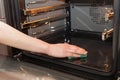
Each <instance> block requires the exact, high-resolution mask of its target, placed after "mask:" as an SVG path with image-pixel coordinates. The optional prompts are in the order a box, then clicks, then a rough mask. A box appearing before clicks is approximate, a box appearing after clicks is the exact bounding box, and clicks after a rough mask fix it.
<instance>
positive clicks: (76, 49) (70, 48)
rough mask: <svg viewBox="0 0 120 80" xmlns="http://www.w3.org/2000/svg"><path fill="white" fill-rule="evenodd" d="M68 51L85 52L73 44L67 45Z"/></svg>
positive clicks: (85, 52)
mask: <svg viewBox="0 0 120 80" xmlns="http://www.w3.org/2000/svg"><path fill="white" fill-rule="evenodd" d="M68 52H70V53H75V54H87V51H86V50H85V49H83V48H80V47H77V46H74V45H69V48H68Z"/></svg>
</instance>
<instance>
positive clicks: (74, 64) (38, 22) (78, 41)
mask: <svg viewBox="0 0 120 80" xmlns="http://www.w3.org/2000/svg"><path fill="white" fill-rule="evenodd" d="M5 1H6V4H7V3H9V5H7V6H9V7H8V8H7V9H9V11H10V12H9V15H10V16H8V17H9V18H10V19H11V20H10V21H11V25H12V26H14V27H15V28H16V29H18V30H20V31H22V32H24V33H26V34H27V35H30V36H32V37H35V38H38V39H42V40H44V41H47V42H49V43H61V42H62V43H64V42H67V43H70V44H74V45H77V46H80V47H82V48H85V49H86V50H87V51H88V55H87V58H86V59H81V58H71V59H70V58H59V59H58V58H53V57H50V56H46V55H43V54H41V55H40V54H39V55H35V54H33V52H28V51H23V50H20V51H19V53H18V55H17V56H19V58H20V60H23V61H28V62H31V63H34V64H38V65H42V66H46V67H49V68H51V69H56V70H59V71H63V72H66V73H70V74H73V75H76V76H82V77H85V78H88V79H93V80H117V78H118V80H119V70H120V64H119V63H120V61H119V59H120V54H119V44H120V43H119V27H120V24H119V21H120V20H119V19H120V15H119V14H120V9H119V8H120V1H119V0H109V1H108V0H34V1H33V0H5ZM58 54H59V52H58ZM15 56H16V55H15ZM20 56H21V57H20Z"/></svg>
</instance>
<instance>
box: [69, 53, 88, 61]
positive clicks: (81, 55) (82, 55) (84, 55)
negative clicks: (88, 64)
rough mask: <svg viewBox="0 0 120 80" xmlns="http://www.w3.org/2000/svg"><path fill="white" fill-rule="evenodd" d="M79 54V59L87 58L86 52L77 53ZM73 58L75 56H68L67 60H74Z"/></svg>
mask: <svg viewBox="0 0 120 80" xmlns="http://www.w3.org/2000/svg"><path fill="white" fill-rule="evenodd" d="M79 55H80V59H81V60H85V59H86V58H87V54H79ZM77 58H78V57H77ZM74 59H76V57H68V60H74Z"/></svg>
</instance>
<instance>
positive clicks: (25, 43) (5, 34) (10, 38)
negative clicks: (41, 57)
mask: <svg viewBox="0 0 120 80" xmlns="http://www.w3.org/2000/svg"><path fill="white" fill-rule="evenodd" d="M0 43H2V44H5V45H8V46H12V47H16V48H19V49H23V50H28V51H33V52H38V53H45V54H47V55H50V56H54V57H67V56H78V55H76V54H74V53H83V54H85V53H87V52H86V51H85V50H84V49H82V48H79V47H77V46H74V45H69V44H49V43H46V42H44V41H42V40H39V39H36V38H33V37H30V36H28V35H26V34H23V33H22V32H20V31H18V30H16V29H14V28H13V27H11V26H9V25H7V24H5V23H3V22H0Z"/></svg>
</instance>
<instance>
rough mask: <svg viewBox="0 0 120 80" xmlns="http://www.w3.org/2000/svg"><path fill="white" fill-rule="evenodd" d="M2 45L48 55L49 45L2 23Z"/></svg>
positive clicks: (0, 35)
mask: <svg viewBox="0 0 120 80" xmlns="http://www.w3.org/2000/svg"><path fill="white" fill-rule="evenodd" d="M0 43H2V44H6V45H9V46H12V47H16V48H19V49H24V50H28V51H33V52H41V53H46V51H47V50H48V46H49V44H48V43H46V42H44V41H41V40H38V39H36V38H33V37H30V36H27V35H25V34H23V33H21V32H20V31H17V30H16V29H14V28H12V27H11V26H9V25H7V24H5V23H3V22H0Z"/></svg>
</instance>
